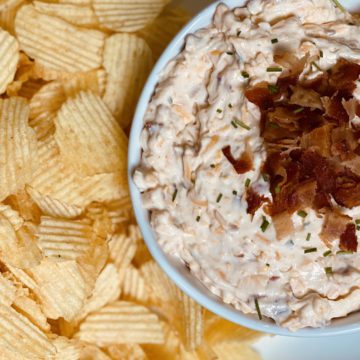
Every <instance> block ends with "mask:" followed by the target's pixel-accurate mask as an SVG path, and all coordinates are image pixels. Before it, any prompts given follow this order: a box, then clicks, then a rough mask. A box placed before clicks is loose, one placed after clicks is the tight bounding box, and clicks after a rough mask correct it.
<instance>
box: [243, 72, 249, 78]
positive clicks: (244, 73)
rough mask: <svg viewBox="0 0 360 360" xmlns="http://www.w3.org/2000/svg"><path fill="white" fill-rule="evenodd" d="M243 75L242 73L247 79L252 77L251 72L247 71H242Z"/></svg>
mask: <svg viewBox="0 0 360 360" xmlns="http://www.w3.org/2000/svg"><path fill="white" fill-rule="evenodd" d="M241 75H242V77H244V78H245V79H247V78H249V77H250V75H249V73H248V72H247V71H242V72H241Z"/></svg>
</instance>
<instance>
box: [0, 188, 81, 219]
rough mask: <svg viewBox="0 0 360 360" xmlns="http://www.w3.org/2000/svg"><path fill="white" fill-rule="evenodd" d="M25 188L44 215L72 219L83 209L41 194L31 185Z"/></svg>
mask: <svg viewBox="0 0 360 360" xmlns="http://www.w3.org/2000/svg"><path fill="white" fill-rule="evenodd" d="M26 189H27V192H28V193H29V195H30V196H31V198H32V199H33V200H34V202H35V203H36V205H37V206H38V207H39V208H40V210H41V211H42V212H43V214H45V215H48V216H53V217H59V218H65V219H74V218H76V217H78V216H80V215H81V213H82V211H83V210H82V208H80V207H79V206H74V205H69V204H66V203H63V202H61V201H59V200H56V199H53V198H51V197H50V196H46V195H41V194H40V193H39V192H38V191H36V190H35V189H33V188H32V187H31V186H28V187H27V188H26ZM0 212H1V206H0Z"/></svg>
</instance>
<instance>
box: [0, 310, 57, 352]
mask: <svg viewBox="0 0 360 360" xmlns="http://www.w3.org/2000/svg"><path fill="white" fill-rule="evenodd" d="M0 333H1V336H0V354H3V353H4V352H5V351H7V352H9V353H14V355H16V356H17V358H20V359H22V358H24V359H29V358H31V359H49V358H51V357H52V356H54V355H55V354H56V348H55V347H54V345H52V343H51V341H49V339H48V338H47V337H46V335H45V334H44V333H43V332H42V331H41V330H40V329H38V328H37V327H36V326H35V325H33V324H32V323H31V322H30V320H28V319H27V318H26V317H25V316H23V315H21V314H20V313H18V312H17V311H15V310H14V309H13V308H12V307H9V306H4V305H2V304H0Z"/></svg>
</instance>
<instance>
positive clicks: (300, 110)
mask: <svg viewBox="0 0 360 360" xmlns="http://www.w3.org/2000/svg"><path fill="white" fill-rule="evenodd" d="M304 110H305V109H304V108H303V107H299V108H297V109H295V110H294V114H299V113H301V112H302V111H304Z"/></svg>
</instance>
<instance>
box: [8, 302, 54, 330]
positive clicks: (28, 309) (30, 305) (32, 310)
mask: <svg viewBox="0 0 360 360" xmlns="http://www.w3.org/2000/svg"><path fill="white" fill-rule="evenodd" d="M13 307H14V309H15V310H16V311H17V312H19V313H20V314H22V315H24V316H25V317H26V318H27V319H29V320H30V321H31V322H32V323H33V324H34V325H35V326H37V327H38V328H39V329H41V330H42V331H44V332H48V331H50V325H49V323H48V322H47V318H46V316H45V315H44V313H43V312H42V310H41V307H40V305H39V304H38V303H36V302H35V301H34V300H33V299H31V298H29V297H28V296H18V297H17V298H16V299H15V300H14V303H13Z"/></svg>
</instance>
